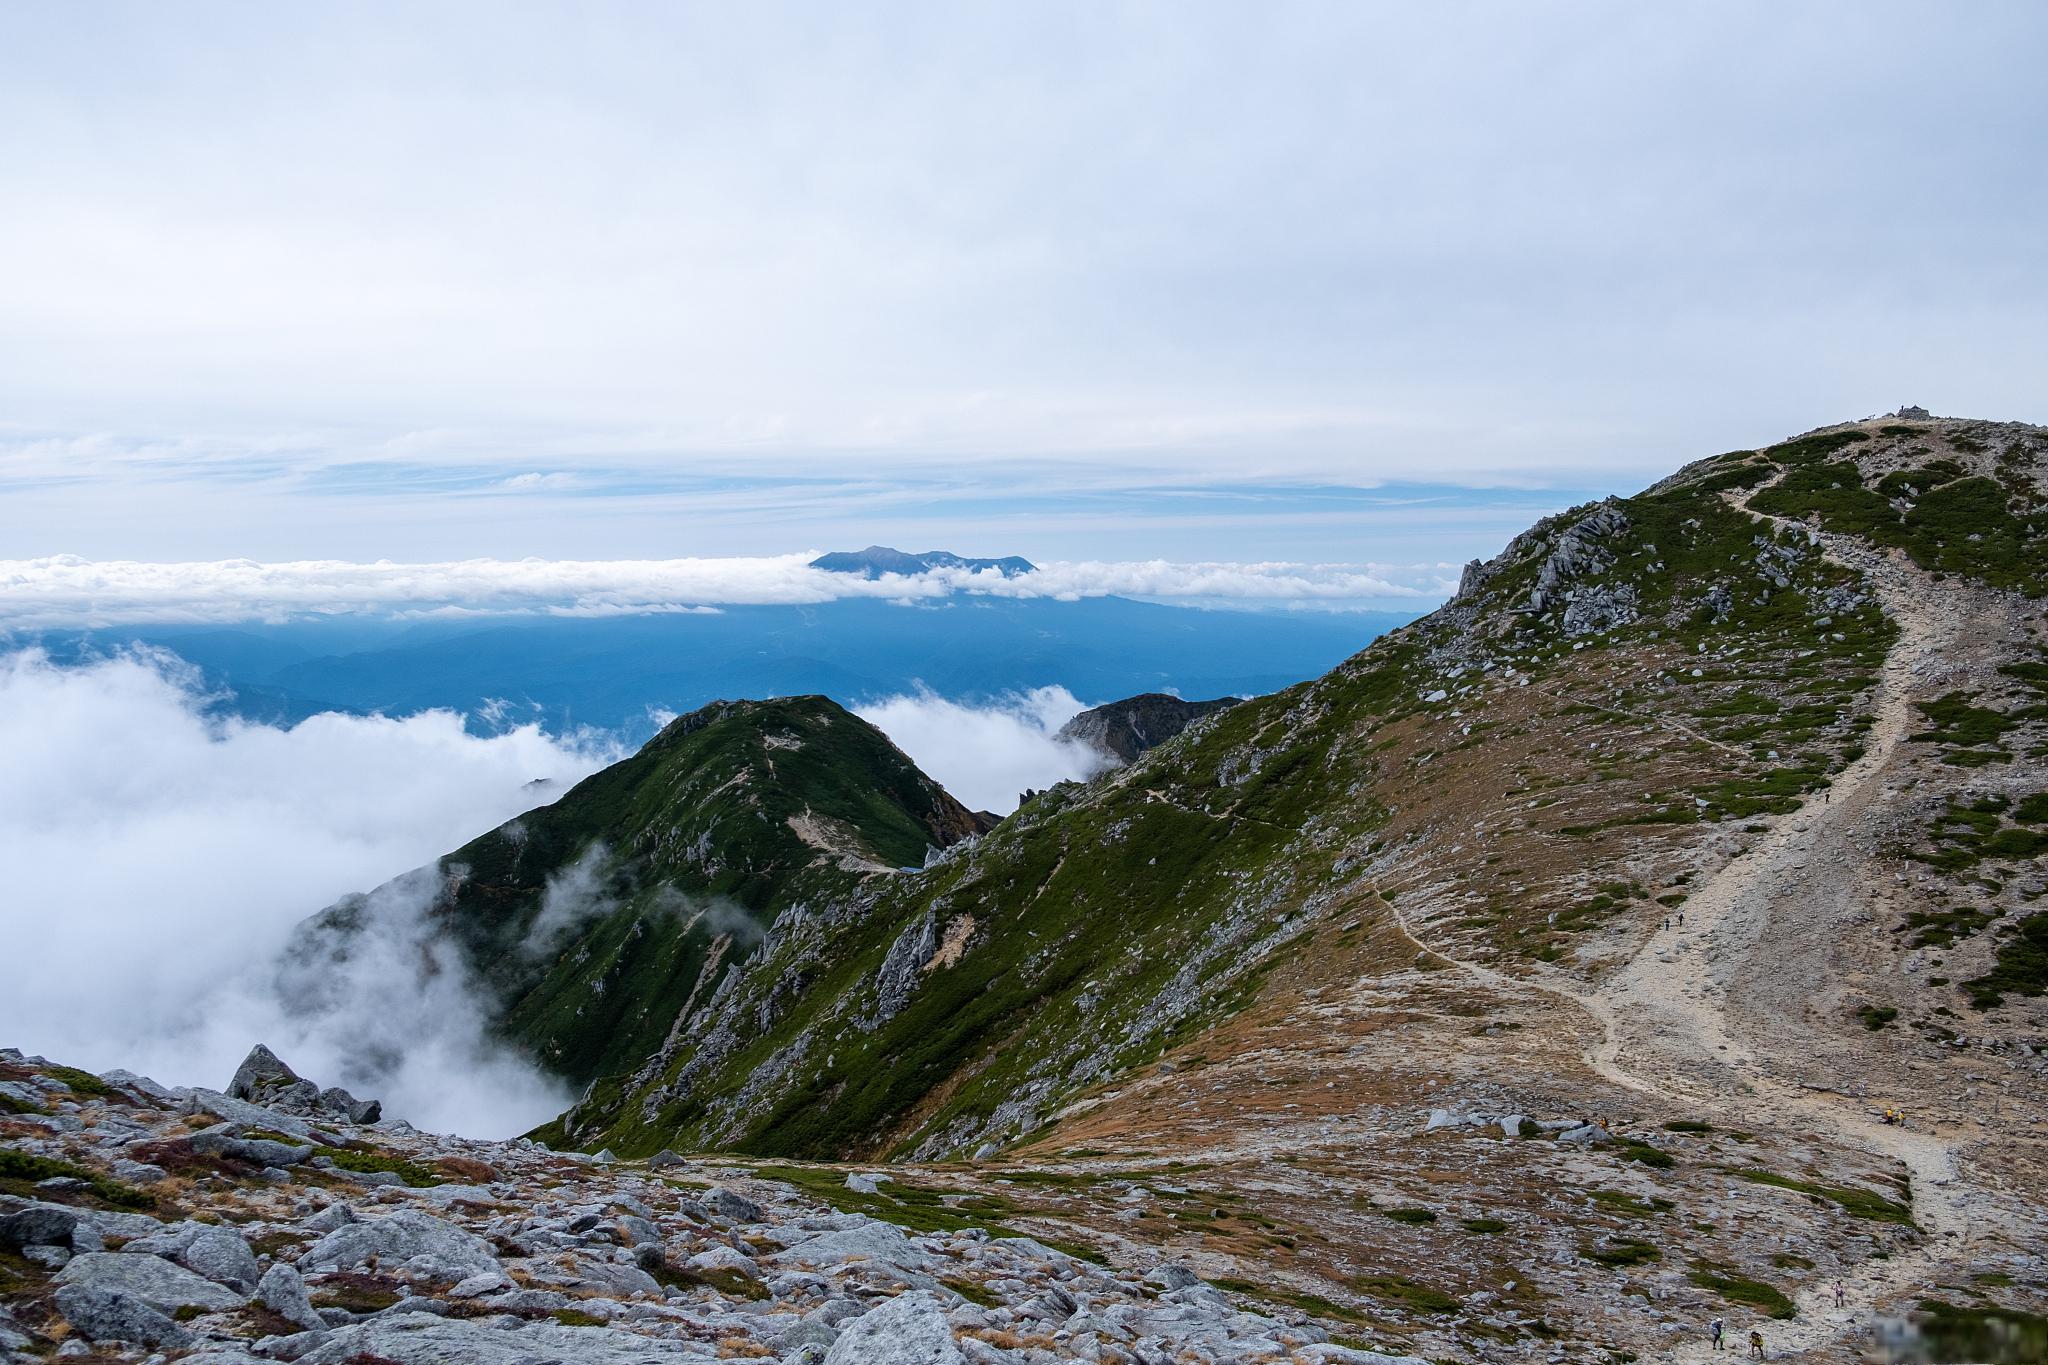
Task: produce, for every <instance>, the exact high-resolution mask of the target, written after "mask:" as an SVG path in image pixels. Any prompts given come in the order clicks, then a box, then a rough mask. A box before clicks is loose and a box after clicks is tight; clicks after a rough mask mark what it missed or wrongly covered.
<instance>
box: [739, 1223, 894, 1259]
mask: <svg viewBox="0 0 2048 1365" xmlns="http://www.w3.org/2000/svg"><path fill="white" fill-rule="evenodd" d="M770 1259H771V1260H772V1261H773V1263H774V1264H775V1265H777V1266H797V1265H811V1266H830V1265H841V1264H843V1263H845V1262H847V1261H875V1262H879V1263H880V1264H882V1265H890V1266H894V1267H896V1268H897V1269H898V1270H922V1269H924V1268H925V1267H926V1266H928V1265H930V1264H931V1257H929V1256H927V1255H926V1254H925V1253H924V1252H922V1251H919V1250H918V1249H917V1248H916V1247H915V1246H913V1245H911V1241H910V1239H909V1238H908V1237H906V1236H904V1235H903V1232H902V1230H901V1229H900V1228H897V1227H896V1226H894V1225H893V1224H890V1223H881V1222H866V1223H862V1224H860V1225H859V1226H857V1227H851V1228H847V1229H844V1230H842V1231H838V1232H825V1233H820V1234H819V1235H818V1236H816V1237H810V1238H806V1239H805V1240H803V1241H801V1242H798V1243H797V1244H796V1245H795V1246H793V1247H790V1248H788V1249H787V1250H784V1251H779V1252H777V1253H775V1255H774V1256H773V1257H772V1258H770Z"/></svg>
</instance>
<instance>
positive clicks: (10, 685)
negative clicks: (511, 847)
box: [0, 651, 613, 1135]
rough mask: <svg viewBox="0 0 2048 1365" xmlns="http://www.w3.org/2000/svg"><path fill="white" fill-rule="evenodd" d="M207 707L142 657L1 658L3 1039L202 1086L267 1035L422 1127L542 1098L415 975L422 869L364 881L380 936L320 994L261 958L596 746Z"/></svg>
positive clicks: (482, 824)
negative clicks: (289, 982)
mask: <svg viewBox="0 0 2048 1365" xmlns="http://www.w3.org/2000/svg"><path fill="white" fill-rule="evenodd" d="M204 700H205V699H204V697H203V696H202V695H200V693H199V692H198V691H197V690H196V687H195V685H194V683H193V681H192V679H191V678H190V676H189V675H188V674H187V673H185V672H183V671H182V670H181V666H180V665H178V664H177V663H176V662H175V661H172V660H169V659H167V658H163V657H157V656H150V655H131V656H127V657H123V658H117V659H109V660H103V661H100V662H97V663H94V664H92V665H90V666H87V667H82V668H58V667H54V666H52V665H51V664H50V663H49V661H48V660H47V659H46V658H44V657H43V656H42V655H40V654H38V653H36V652H33V651H29V652H22V653H16V654H12V655H7V656H4V657H0V754H4V755H5V760H4V766H0V865H4V866H5V867H6V868H7V871H8V887H7V894H6V895H5V896H4V897H0V941H4V942H5V943H6V944H7V945H8V951H9V953H10V955H11V956H13V957H14V958H15V959H16V960H18V961H21V962H27V963H34V964H35V970H33V971H22V972H15V973H13V974H11V979H10V982H9V987H8V989H7V990H6V991H4V992H0V1039H4V1040H5V1041H6V1042H7V1043H8V1044H9V1045H12V1046H18V1047H22V1048H25V1049H28V1050H30V1051H35V1052H41V1053H44V1054H46V1055H49V1056H51V1057H54V1058H57V1059H59V1060H62V1061H65V1062H68V1063H71V1064H74V1065H80V1066H86V1067H90V1068H93V1069H96V1070H97V1069H104V1068H109V1067H115V1066H124V1067H129V1068H132V1069H134V1070H137V1071H143V1072H146V1073H148V1074H151V1075H154V1076H156V1077H157V1078H158V1079H159V1080H162V1081H164V1082H165V1083H167V1084H203V1085H209V1086H215V1087H219V1086H223V1085H225V1084H226V1082H227V1080H228V1077H229V1076H230V1075H231V1074H232V1073H233V1071H234V1068H235V1065H236V1063H237V1062H238V1061H239V1060H240V1059H241V1057H242V1055H243V1054H244V1053H245V1052H246V1051H247V1050H248V1048H249V1046H250V1045H251V1044H252V1043H256V1042H259V1041H260V1042H266V1043H269V1044H270V1045H271V1046H272V1047H273V1048H275V1049H276V1050H277V1051H278V1052H279V1053H280V1055H282V1056H283V1057H285V1059H286V1060H287V1061H289V1062H291V1063H292V1064H293V1065H294V1066H295V1067H298V1068H299V1069H300V1070H302V1071H303V1072H304V1073H306V1074H307V1075H310V1076H313V1077H315V1078H316V1079H319V1080H321V1081H322V1082H323V1083H327V1084H334V1083H342V1084H347V1085H350V1086H351V1087H352V1088H356V1089H357V1090H358V1092H359V1093H370V1094H376V1095H379V1096H380V1097H382V1098H383V1099H385V1100H386V1102H387V1109H388V1111H389V1112H391V1113H392V1114H394V1115H397V1116H399V1117H403V1118H406V1119H410V1120H412V1121H413V1122H415V1123H419V1124H421V1125H422V1126H425V1127H432V1128H437V1129H442V1130H451V1131H459V1132H465V1133H474V1134H500V1135H502V1134H508V1133H513V1132H518V1131H520V1130H522V1129H524V1128H525V1127H528V1126H530V1125H532V1124H533V1123H536V1122H539V1121H541V1120H543V1119H545V1118H547V1117H549V1116H550V1115H551V1114H553V1113H555V1112H558V1111H559V1109H560V1108H561V1105H562V1103H563V1102H564V1099H565V1097H564V1096H563V1095H562V1094H561V1093H560V1092H559V1088H558V1087H557V1086H555V1085H554V1084H552V1083H551V1082H548V1081H546V1080H544V1079H543V1078H542V1077H540V1076H539V1075H538V1074H537V1073H535V1072H534V1071H533V1070H532V1069H531V1068H530V1067H528V1066H526V1065H525V1064H524V1063H522V1062H520V1061H518V1060H517V1059H515V1058H512V1057H510V1056H508V1055H506V1054H504V1053H502V1052H500V1051H498V1050H496V1049H494V1048H492V1047H491V1046H490V1045H489V1044H488V1043H487V1042H486V1041H485V1034H484V1031H483V1023H482V1014H481V1011H480V1009H479V1005H478V1000H477V997H476V995H475V993H474V992H472V991H471V990H470V989H468V983H467V980H466V978H465V976H464V974H463V972H462V969H461V966H460V964H459V963H457V962H453V961H443V962H441V963H440V966H441V968H442V970H440V971H438V972H434V973H429V974H428V975H427V977H425V978H423V977H422V976H421V974H420V964H421V961H422V959H421V957H420V953H421V952H423V951H433V947H432V945H431V943H430V942H429V941H428V940H429V935H428V934H427V932H426V929H425V926H424V924H423V922H422V921H421V919H420V912H421V911H422V910H423V909H424V907H425V906H426V905H427V904H429V903H430V902H431V900H432V890H433V887H432V885H431V883H432V881H433V877H432V874H431V873H429V874H427V876H426V878H425V881H426V883H427V884H425V885H415V884H414V883H413V882H411V881H400V882H397V883H394V884H393V885H392V886H390V887H388V888H386V889H385V891H384V892H382V893H380V900H379V906H380V913H379V914H378V916H377V917H376V919H377V923H378V925H379V929H380V931H379V932H378V933H377V934H375V935H373V936H371V939H370V940H369V941H366V943H365V945H364V949H363V951H361V952H359V953H357V954H356V955H355V956H353V957H352V958H351V959H350V960H349V961H348V962H347V963H344V964H336V965H334V966H333V967H332V969H331V970H323V972H322V973H321V979H320V981H319V982H318V983H317V984H318V985H319V986H320V988H321V989H320V990H319V991H318V992H317V993H308V992H281V991H280V988H279V981H278V975H277V973H278V965H279V963H278V954H279V952H280V950H281V949H282V948H283V947H284V945H285V943H286V941H287V939H288V937H289V935H290V934H291V931H292V930H293V928H294V927H295V926H296V925H297V924H298V923H299V922H300V921H301V920H302V919H303V918H304V917H305V916H307V915H309V914H312V913H313V912H315V911H317V910H320V909H321V908H323V907H325V906H327V905H329V904H331V903H333V902H334V901H335V900H337V899H339V898H340V897H341V896H343V895H345V894H347V893H349V892H354V891H364V890H367V889H369V888H371V887H377V886H380V885H381V884H383V883H385V882H386V881H387V880H388V879H391V878H393V877H395V876H397V875H398V874H401V873H404V872H406V871H407V870H408V869H415V868H419V867H421V866H422V865H424V864H427V863H430V862H431V861H432V860H433V859H434V858H435V857H436V856H438V855H439V854H442V853H445V852H447V851H448V850H450V849H452V848H456V847H458V846H460V845H461V844H462V843H464V842H465V841H467V840H469V839H471V838H473V837H475V836H476V835H477V834H479V833H481V832H482V831H484V830H486V829H490V828H493V827H495V826H496V825H498V824H501V823H502V822H504V821H505V820H507V819H509V818H511V817H512V816H514V815H516V814H518V813H519V812H520V811H521V810H523V809H526V808H528V807H530V806H531V805H532V804H533V803H534V800H535V795H534V792H533V791H531V790H528V788H527V784H528V783H529V782H530V781H532V780H533V779H535V778H551V779H554V780H555V781H557V782H558V783H559V782H567V781H573V780H575V779H577V778H580V777H582V776H583V775H585V774H587V773H589V772H591V771H593V770H594V769H595V768H596V767H597V766H598V765H599V764H600V763H601V762H603V761H605V760H607V759H608V758H610V757H612V756H613V755H611V754H609V753H608V752H598V751H593V750H587V749H581V748H577V747H574V746H573V745H570V744H565V743H563V742H561V741H558V740H554V739H551V738H549V737H547V736H545V735H543V734H541V733H540V732H539V731H538V730H536V729H534V728H533V727H525V728H521V729H516V730H512V731H510V732H508V733H506V734H503V735H499V736H495V737H493V738H489V739H479V738H477V737H475V736H472V735H469V734H467V733H465V732H464V730H463V726H462V721H461V718H460V717H459V716H456V715H454V714H453V713H450V712H428V713H425V714H421V715H415V716H410V717H407V718H405V719H401V720H392V719H385V718H381V717H378V718H364V717H352V716H341V715H322V716H315V717H313V718H312V719H310V720H307V721H304V722H302V723H301V724H299V725H296V726H293V727H292V728H290V729H277V728H273V727H268V726H262V725H251V724H245V723H241V722H235V721H228V722H216V721H212V720H209V719H208V718H207V717H206V716H205V715H204V713H203V710H202V707H203V704H204ZM552 790H553V791H555V792H559V791H560V790H561V788H560V787H559V786H556V787H554V788H552ZM423 982H424V984H423ZM286 995H290V996H292V997H293V1004H294V1005H295V1006H296V1008H287V1002H286V999H285V998H284V996H286ZM308 1001H315V1002H316V1003H315V1004H314V1006H313V1007H312V1008H310V1009H309V1008H308V1007H307V1006H308Z"/></svg>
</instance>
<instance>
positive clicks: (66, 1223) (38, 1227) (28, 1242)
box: [0, 1204, 79, 1251]
mask: <svg viewBox="0 0 2048 1365" xmlns="http://www.w3.org/2000/svg"><path fill="white" fill-rule="evenodd" d="M78 1224H79V1217H78V1215H77V1214H76V1213H73V1212H72V1211H71V1210H70V1209H67V1208H61V1207H58V1206H56V1205H53V1204H43V1205H38V1206H37V1207H34V1208H27V1209H21V1210H18V1211H16V1212H14V1213H9V1214H5V1215H0V1247H6V1248H8V1249H9V1250H13V1251H19V1250H21V1249H22V1248H24V1247H68V1246H70V1245H71V1233H72V1229H74V1228H76V1227H77V1226H78Z"/></svg>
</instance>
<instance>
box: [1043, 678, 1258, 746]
mask: <svg viewBox="0 0 2048 1365" xmlns="http://www.w3.org/2000/svg"><path fill="white" fill-rule="evenodd" d="M1235 705H1237V698H1235V697H1221V698H1218V699H1217V700H1215V701H1182V700H1181V699H1180V698H1179V697H1171V696H1168V695H1167V694H1166V693H1164V692H1147V693H1145V694H1144V695H1143V696H1140V697H1125V698H1124V699H1123V700H1122V701H1113V702H1108V703H1106V704H1104V705H1102V706H1092V707H1090V708H1089V709H1087V710H1086V711H1083V712H1082V713H1081V714H1080V715H1078V716H1075V717H1074V718H1073V719H1072V720H1070V721H1068V722H1067V723H1066V724H1065V725H1062V726H1061V727H1060V732H1059V736H1058V737H1059V738H1060V739H1070V740H1074V741H1077V742H1078V743H1081V744H1086V745H1088V746H1089V747H1090V748H1093V749H1096V750H1099V751H1100V752H1102V753H1104V754H1107V755H1108V756H1110V757H1111V758H1114V759H1118V760H1120V761H1122V762H1125V763H1128V762H1130V761H1131V760H1132V759H1134V758H1136V757H1137V756H1138V755H1139V754H1142V753H1144V752H1145V751H1146V750H1147V749H1156V748H1158V747H1159V746H1160V745H1162V744H1164V743H1166V741H1167V740H1169V739H1174V738H1176V737H1178V736H1179V735H1180V734H1181V732H1182V731H1184V730H1186V729H1187V728H1188V727H1189V726H1190V725H1193V724H1194V723H1195V722H1196V721H1198V720H1200V719H1201V718H1202V717H1204V716H1213V715H1215V714H1216V713H1217V712H1218V711H1227V710H1229V709H1230V708H1231V707H1233V706H1235Z"/></svg>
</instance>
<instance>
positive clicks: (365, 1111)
mask: <svg viewBox="0 0 2048 1365" xmlns="http://www.w3.org/2000/svg"><path fill="white" fill-rule="evenodd" d="M319 1105H320V1107H321V1108H322V1109H325V1110H326V1111H327V1112H328V1113H330V1114H333V1115H334V1116H336V1117H337V1118H346V1119H347V1120H348V1121H349V1122H350V1123H376V1122H377V1121H378V1120H380V1119H382V1118H383V1117H384V1106H383V1104H382V1103H381V1102H379V1101H377V1100H359V1099H357V1098H356V1097H355V1096H354V1095H351V1094H349V1093H348V1091H346V1090H343V1089H342V1088H341V1087H340V1086H338V1085H330V1086H328V1087H327V1089H325V1090H323V1091H321V1092H320V1099H319Z"/></svg>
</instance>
